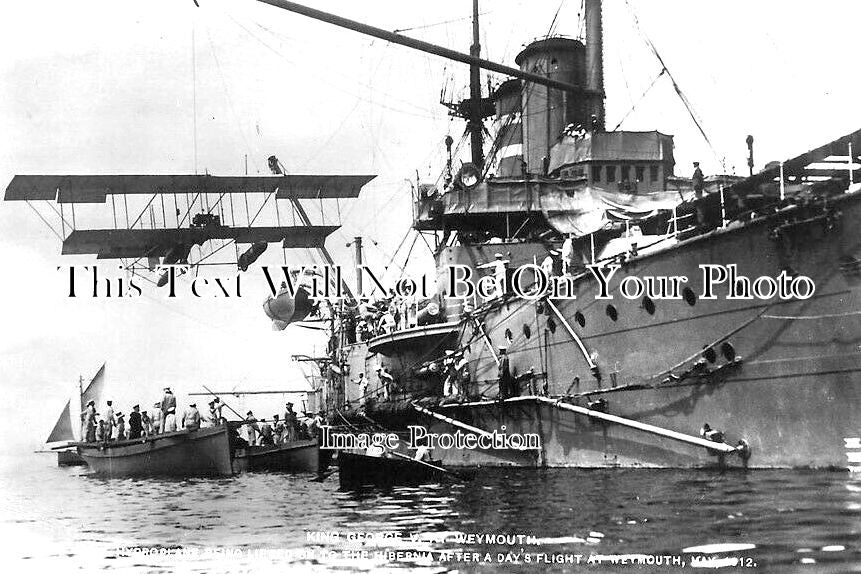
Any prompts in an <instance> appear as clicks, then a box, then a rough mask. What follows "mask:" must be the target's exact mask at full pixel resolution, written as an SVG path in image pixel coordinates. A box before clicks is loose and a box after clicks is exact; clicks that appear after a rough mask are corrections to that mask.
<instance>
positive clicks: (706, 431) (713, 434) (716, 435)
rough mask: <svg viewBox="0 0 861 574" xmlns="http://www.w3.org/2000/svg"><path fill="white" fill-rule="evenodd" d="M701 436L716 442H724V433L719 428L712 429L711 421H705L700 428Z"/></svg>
mask: <svg viewBox="0 0 861 574" xmlns="http://www.w3.org/2000/svg"><path fill="white" fill-rule="evenodd" d="M700 436H701V437H703V438H704V439H706V440H710V441H714V442H723V433H722V432H721V431H719V430H715V429H712V428H711V427H710V426H709V423H705V424H704V425H703V428H701V429H700Z"/></svg>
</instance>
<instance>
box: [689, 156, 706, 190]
mask: <svg viewBox="0 0 861 574" xmlns="http://www.w3.org/2000/svg"><path fill="white" fill-rule="evenodd" d="M691 179H692V180H693V184H694V193H695V194H696V196H697V199H699V198H701V197H702V196H703V187H705V178H704V177H703V170H701V169H700V162H698V161H695V162H694V175H693V177H692V178H691Z"/></svg>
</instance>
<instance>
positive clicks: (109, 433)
mask: <svg viewBox="0 0 861 574" xmlns="http://www.w3.org/2000/svg"><path fill="white" fill-rule="evenodd" d="M106 402H107V405H108V408H106V409H105V416H104V417H103V419H102V420H103V421H105V430H104V436H103V438H104V439H105V440H111V438H112V437H113V436H114V435H113V433H114V427H115V426H116V424H117V419H116V416H115V415H114V407H113V406H112V405H113V404H114V402H113V401H106Z"/></svg>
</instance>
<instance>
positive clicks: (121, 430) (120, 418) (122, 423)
mask: <svg viewBox="0 0 861 574" xmlns="http://www.w3.org/2000/svg"><path fill="white" fill-rule="evenodd" d="M116 421H117V424H116V426H115V427H114V434H113V436H112V437H111V439H112V440H117V441H120V440H126V416H125V415H124V414H123V413H121V412H120V413H117V414H116Z"/></svg>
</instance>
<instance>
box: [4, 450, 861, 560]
mask: <svg viewBox="0 0 861 574" xmlns="http://www.w3.org/2000/svg"><path fill="white" fill-rule="evenodd" d="M314 479H315V477H314V475H289V474H276V473H255V474H244V475H241V476H235V477H228V478H213V479H188V480H170V479H130V478H120V479H107V478H99V477H95V476H92V475H91V474H89V472H88V471H87V469H86V467H72V468H58V467H57V466H56V462H55V457H54V456H53V455H49V454H35V453H31V454H26V455H21V456H19V457H14V458H12V457H4V459H3V466H2V472H0V486H2V506H0V528H2V531H0V541H2V542H0V547H2V555H0V563H3V564H4V565H9V564H13V565H14V569H11V570H8V569H7V570H6V571H7V572H12V571H52V572H68V571H87V572H89V571H99V570H107V569H110V570H116V571H120V572H123V571H125V572H139V571H146V572H172V571H179V572H237V571H240V572H269V571H271V572H276V571H277V572H285V571H296V572H327V571H337V572H376V571H391V570H396V571H402V572H428V573H430V572H453V571H460V572H464V571H466V572H471V571H478V572H536V571H547V570H550V571H560V572H562V571H564V572H626V571H629V572H691V571H708V572H711V571H719V572H720V571H727V572H728V571H733V572H736V571H767V572H795V571H803V572H846V571H861V477H856V476H855V475H852V474H849V473H844V472H805V471H750V472H741V471H728V472H719V471H679V470H631V469H606V470H574V469H551V470H527V469H510V468H493V469H482V470H479V471H477V472H476V473H475V474H474V476H473V478H472V480H469V481H465V482H446V483H443V484H434V485H427V486H420V487H403V488H401V487H394V488H391V489H368V490H365V491H361V492H342V491H339V489H338V481H337V474H333V475H331V476H329V477H327V478H326V479H324V480H322V481H315V480H314ZM717 567H721V569H718V570H715V568H717Z"/></svg>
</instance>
